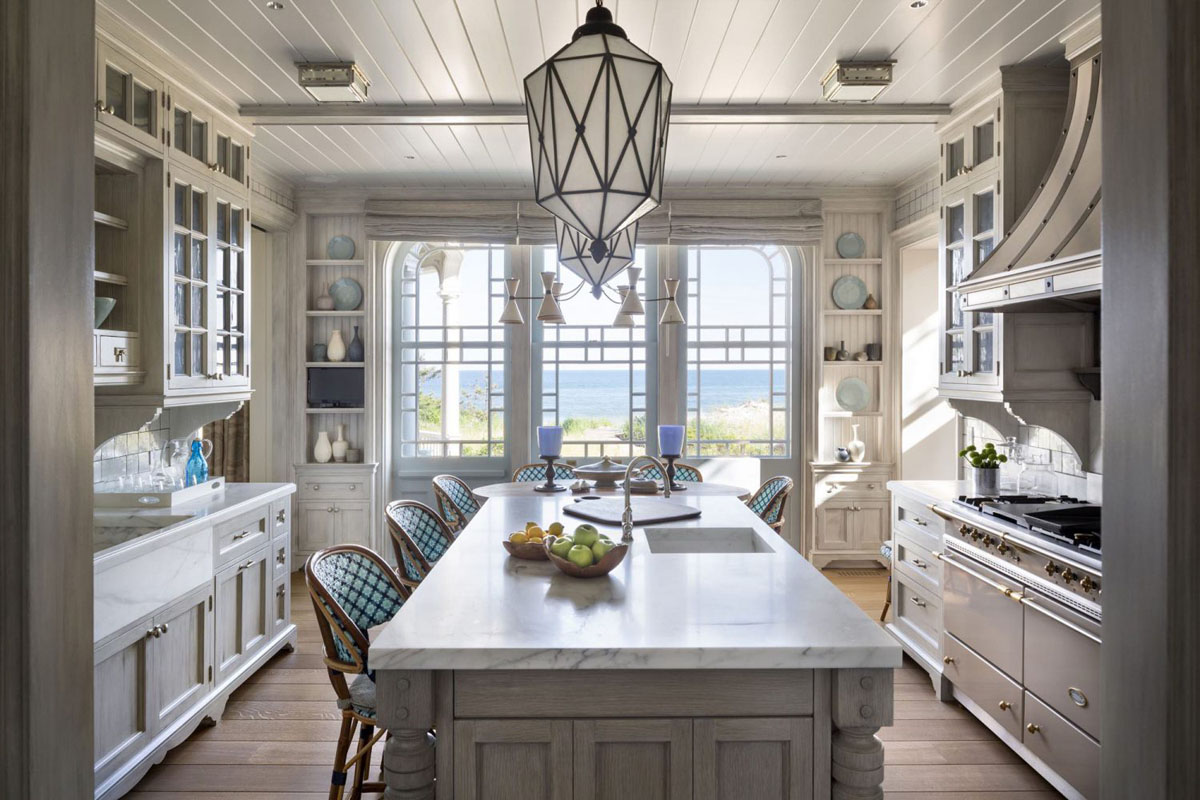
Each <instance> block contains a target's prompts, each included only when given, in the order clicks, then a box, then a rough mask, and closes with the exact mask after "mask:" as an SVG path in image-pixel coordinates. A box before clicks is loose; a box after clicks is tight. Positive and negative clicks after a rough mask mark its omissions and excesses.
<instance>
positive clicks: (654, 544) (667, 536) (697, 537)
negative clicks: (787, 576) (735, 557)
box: [645, 528, 775, 553]
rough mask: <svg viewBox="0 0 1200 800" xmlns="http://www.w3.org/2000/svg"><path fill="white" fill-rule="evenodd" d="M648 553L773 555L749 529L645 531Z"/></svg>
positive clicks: (769, 547) (669, 529)
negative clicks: (648, 547)
mask: <svg viewBox="0 0 1200 800" xmlns="http://www.w3.org/2000/svg"><path fill="white" fill-rule="evenodd" d="M645 532H646V544H648V545H649V546H650V552H651V553H774V552H775V551H774V549H772V548H771V546H770V545H769V544H767V542H766V540H765V539H763V538H762V537H761V536H759V535H758V533H756V532H755V530H754V529H753V528H646V531H645Z"/></svg>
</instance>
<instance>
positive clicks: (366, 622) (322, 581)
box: [304, 545, 404, 672]
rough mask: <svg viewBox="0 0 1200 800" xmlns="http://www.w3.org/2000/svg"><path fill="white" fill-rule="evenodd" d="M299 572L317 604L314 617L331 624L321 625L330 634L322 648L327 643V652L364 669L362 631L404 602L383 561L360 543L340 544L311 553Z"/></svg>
mask: <svg viewBox="0 0 1200 800" xmlns="http://www.w3.org/2000/svg"><path fill="white" fill-rule="evenodd" d="M304 577H305V582H306V583H307V584H308V589H309V594H310V595H311V596H312V598H313V603H314V604H315V605H317V620H318V623H319V624H321V625H322V626H325V625H332V626H333V628H336V631H334V630H328V631H323V633H328V634H329V635H327V636H323V637H322V638H324V639H325V640H326V649H327V650H328V649H329V645H330V644H332V649H333V652H331V653H329V652H327V653H326V655H327V656H328V657H329V658H333V659H336V660H337V661H340V662H343V663H344V664H347V665H354V666H355V667H357V670H354V671H359V672H362V671H365V669H366V665H367V646H368V640H367V631H368V630H369V629H371V628H373V627H375V626H376V625H381V624H383V623H385V622H387V621H388V620H390V619H391V618H392V617H393V616H395V614H396V612H397V611H399V610H400V608H401V607H402V606H403V605H404V596H403V595H402V594H401V591H400V587H399V585H398V581H397V580H396V577H395V575H394V574H393V573H392V571H391V569H390V568H389V567H388V565H387V562H386V561H384V560H383V558H382V557H380V556H379V555H377V554H376V553H374V552H372V551H370V550H368V549H367V548H365V547H360V546H358V545H343V546H340V547H332V548H329V549H327V550H322V551H320V552H318V553H314V554H313V555H312V556H311V557H310V558H309V560H308V563H307V565H306V566H305V573H304ZM322 612H324V613H322Z"/></svg>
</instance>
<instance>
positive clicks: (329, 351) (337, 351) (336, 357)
mask: <svg viewBox="0 0 1200 800" xmlns="http://www.w3.org/2000/svg"><path fill="white" fill-rule="evenodd" d="M325 357H326V358H328V359H329V360H330V361H345V360H346V342H345V340H344V339H342V331H341V329H340V328H334V329H333V330H332V331H330V332H329V343H328V344H326V345H325Z"/></svg>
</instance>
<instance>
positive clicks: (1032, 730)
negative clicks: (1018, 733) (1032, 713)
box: [1025, 722, 1042, 733]
mask: <svg viewBox="0 0 1200 800" xmlns="http://www.w3.org/2000/svg"><path fill="white" fill-rule="evenodd" d="M1025 730H1027V731H1029V732H1030V733H1041V731H1042V726H1041V725H1035V724H1034V723H1032V722H1031V723H1029V724H1028V725H1026V726H1025Z"/></svg>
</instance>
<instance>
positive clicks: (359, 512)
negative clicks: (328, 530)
mask: <svg viewBox="0 0 1200 800" xmlns="http://www.w3.org/2000/svg"><path fill="white" fill-rule="evenodd" d="M334 509H335V510H334V516H335V517H337V526H338V528H337V542H338V544H361V545H363V546H364V547H370V546H371V511H370V509H371V504H370V503H336V504H335V505H334Z"/></svg>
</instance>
